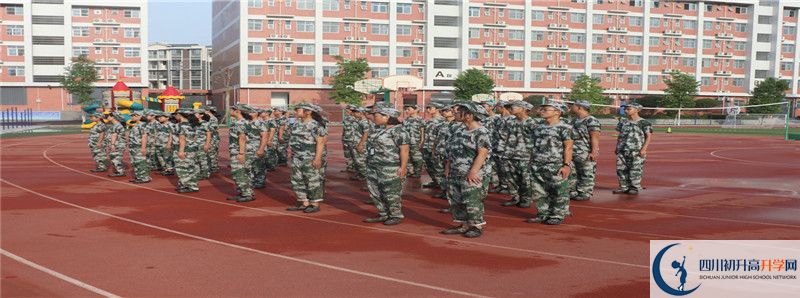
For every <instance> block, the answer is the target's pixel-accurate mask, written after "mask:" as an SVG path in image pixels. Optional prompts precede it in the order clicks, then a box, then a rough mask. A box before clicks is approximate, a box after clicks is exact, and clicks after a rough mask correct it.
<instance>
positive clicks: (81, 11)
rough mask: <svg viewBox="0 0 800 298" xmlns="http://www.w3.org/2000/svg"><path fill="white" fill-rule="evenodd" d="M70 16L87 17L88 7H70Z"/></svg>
mask: <svg viewBox="0 0 800 298" xmlns="http://www.w3.org/2000/svg"><path fill="white" fill-rule="evenodd" d="M72 16H74V17H88V16H89V8H86V7H83V8H73V9H72Z"/></svg>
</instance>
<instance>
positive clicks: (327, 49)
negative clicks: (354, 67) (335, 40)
mask: <svg viewBox="0 0 800 298" xmlns="http://www.w3.org/2000/svg"><path fill="white" fill-rule="evenodd" d="M322 54H323V55H331V56H336V55H339V45H335V44H326V45H322Z"/></svg>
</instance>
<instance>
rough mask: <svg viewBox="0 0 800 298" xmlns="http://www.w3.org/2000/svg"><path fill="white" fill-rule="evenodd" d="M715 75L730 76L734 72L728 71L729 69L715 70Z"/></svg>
mask: <svg viewBox="0 0 800 298" xmlns="http://www.w3.org/2000/svg"><path fill="white" fill-rule="evenodd" d="M714 75H715V76H723V77H729V76H731V75H733V73H731V72H730V71H727V70H717V71H715V72H714Z"/></svg>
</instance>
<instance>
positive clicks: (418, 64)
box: [411, 60, 425, 66]
mask: <svg viewBox="0 0 800 298" xmlns="http://www.w3.org/2000/svg"><path fill="white" fill-rule="evenodd" d="M411 65H412V66H425V62H423V61H420V60H414V62H411Z"/></svg>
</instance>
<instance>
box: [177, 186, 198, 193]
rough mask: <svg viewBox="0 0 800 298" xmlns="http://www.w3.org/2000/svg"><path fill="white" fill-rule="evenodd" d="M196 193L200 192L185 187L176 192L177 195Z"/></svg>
mask: <svg viewBox="0 0 800 298" xmlns="http://www.w3.org/2000/svg"><path fill="white" fill-rule="evenodd" d="M198 191H200V190H199V189H192V188H186V187H184V188H181V189H179V190H178V192H179V193H189V192H198Z"/></svg>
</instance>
